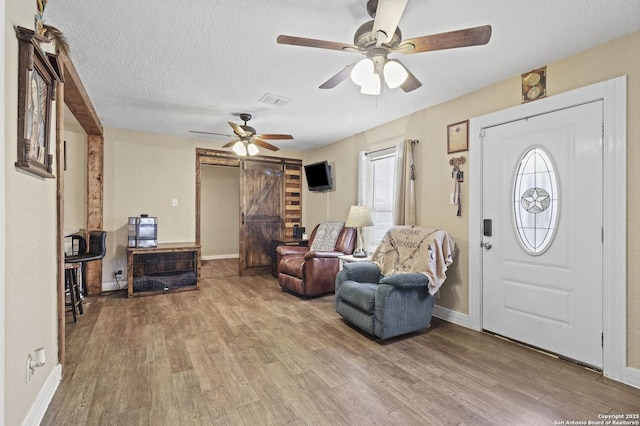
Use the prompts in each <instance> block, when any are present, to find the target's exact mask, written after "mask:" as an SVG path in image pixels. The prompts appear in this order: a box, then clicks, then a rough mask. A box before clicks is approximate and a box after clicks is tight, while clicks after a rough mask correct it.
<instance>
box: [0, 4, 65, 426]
mask: <svg viewBox="0 0 640 426" xmlns="http://www.w3.org/2000/svg"><path fill="white" fill-rule="evenodd" d="M34 11H35V7H34V5H33V4H32V2H24V1H18V0H11V1H8V2H7V3H6V9H5V13H6V15H5V24H4V31H5V46H4V49H3V52H4V55H5V64H6V66H5V82H4V85H5V97H4V109H5V135H4V136H5V141H6V143H5V144H4V147H3V149H4V150H5V152H4V154H5V196H6V199H5V201H6V206H7V208H6V210H5V226H6V234H5V240H4V244H5V249H6V258H5V262H6V263H5V275H4V277H2V279H4V281H5V306H4V318H5V324H4V327H5V343H4V361H5V365H4V395H5V400H4V407H5V418H4V419H0V423H2V422H3V424H6V425H19V424H22V422H23V420H24V419H25V417H26V416H27V414H28V413H29V410H30V408H31V406H32V404H33V403H34V401H36V398H37V396H38V393H39V392H40V390H41V389H42V387H43V385H44V383H45V381H46V380H47V378H48V376H49V375H50V374H52V372H53V370H54V368H55V367H56V366H57V364H58V363H57V361H56V359H57V353H58V345H57V330H58V328H57V292H56V284H57V282H56V278H57V271H58V269H57V264H56V255H57V252H56V247H57V242H56V241H57V235H56V232H57V228H56V226H57V225H56V223H57V219H56V211H57V209H56V180H55V179H42V178H39V177H36V176H35V175H32V174H29V173H25V172H23V171H19V170H18V169H16V168H15V166H14V163H15V161H16V159H17V148H16V141H17V137H18V136H17V107H16V105H17V99H18V83H17V82H18V66H17V58H18V41H17V38H16V34H15V31H14V26H23V27H26V28H33V15H34ZM52 108H54V106H53V104H52ZM53 116H54V120H53V121H54V122H55V112H54V114H53ZM52 124H53V125H54V126H55V123H52ZM52 129H55V127H52ZM52 135H53V140H55V133H53V130H52ZM52 143H55V142H52ZM50 152H51V153H52V154H55V148H52V150H51V151H50ZM55 167H56V166H55V164H54V170H55ZM40 347H44V348H45V352H46V357H47V363H46V364H45V366H44V367H41V368H39V369H38V370H37V372H36V374H35V375H34V376H33V379H32V380H31V382H30V383H28V384H27V383H26V380H25V376H26V359H27V355H28V354H29V353H33V352H34V350H35V349H37V348H40Z"/></svg>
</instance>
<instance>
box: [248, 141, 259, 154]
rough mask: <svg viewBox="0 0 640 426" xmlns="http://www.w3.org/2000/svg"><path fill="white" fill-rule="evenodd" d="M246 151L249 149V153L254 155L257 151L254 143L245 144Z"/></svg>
mask: <svg viewBox="0 0 640 426" xmlns="http://www.w3.org/2000/svg"><path fill="white" fill-rule="evenodd" d="M247 151H249V155H256V154H257V153H258V152H259V150H258V147H257V146H256V144H254V143H250V144H249V145H247Z"/></svg>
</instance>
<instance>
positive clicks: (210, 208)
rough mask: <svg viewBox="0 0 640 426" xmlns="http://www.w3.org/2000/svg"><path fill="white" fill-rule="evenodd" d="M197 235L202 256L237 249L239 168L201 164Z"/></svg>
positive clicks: (234, 252)
mask: <svg viewBox="0 0 640 426" xmlns="http://www.w3.org/2000/svg"><path fill="white" fill-rule="evenodd" d="M200 170H201V182H202V186H201V199H202V200H201V201H202V204H201V206H202V210H201V212H200V238H201V240H202V258H203V259H206V258H210V257H229V256H237V255H238V253H239V251H240V219H239V211H240V168H238V167H223V166H202V168H201V169H200Z"/></svg>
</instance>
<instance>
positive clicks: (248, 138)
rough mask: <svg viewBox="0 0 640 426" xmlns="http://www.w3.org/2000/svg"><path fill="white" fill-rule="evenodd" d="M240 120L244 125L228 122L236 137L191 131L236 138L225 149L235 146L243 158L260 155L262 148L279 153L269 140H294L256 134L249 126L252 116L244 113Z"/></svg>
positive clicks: (288, 137) (287, 136)
mask: <svg viewBox="0 0 640 426" xmlns="http://www.w3.org/2000/svg"><path fill="white" fill-rule="evenodd" d="M240 119H241V120H242V121H244V124H236V123H232V122H230V121H228V123H229V126H231V128H232V129H233V133H234V135H226V134H223V133H212V132H199V131H196V130H190V132H191V133H202V134H205V135H220V136H226V137H229V138H234V140H232V141H231V142H229V143H227V144H225V145H223V146H222V147H223V148H229V147H230V146H233V151H234V152H235V153H236V154H238V155H239V156H241V157H244V156H246V155H247V154H249V155H256V154H258V152H259V151H258V147H262V148H265V149H268V150H271V151H277V150H279V149H280V148H278V147H277V146H273V145H271V144H270V143H268V142H265V139H267V140H283V139H293V136H291V135H280V134H261V135H259V134H256V129H254V128H253V127H251V126H248V125H247V122H248V121H249V120H251V114H248V113H246V112H243V113H241V114H240Z"/></svg>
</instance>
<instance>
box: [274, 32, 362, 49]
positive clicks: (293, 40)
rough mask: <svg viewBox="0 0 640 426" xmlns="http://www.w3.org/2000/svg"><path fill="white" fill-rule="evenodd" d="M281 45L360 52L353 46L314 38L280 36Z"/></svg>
mask: <svg viewBox="0 0 640 426" xmlns="http://www.w3.org/2000/svg"><path fill="white" fill-rule="evenodd" d="M277 40H278V43H279V44H290V45H292V46H305V47H317V48H319V49H330V50H341V51H345V52H359V51H360V48H359V47H357V46H354V45H352V44H346V43H338V42H337V41H327V40H316V39H313V38H304V37H295V36H288V35H279V36H278V39H277Z"/></svg>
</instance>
